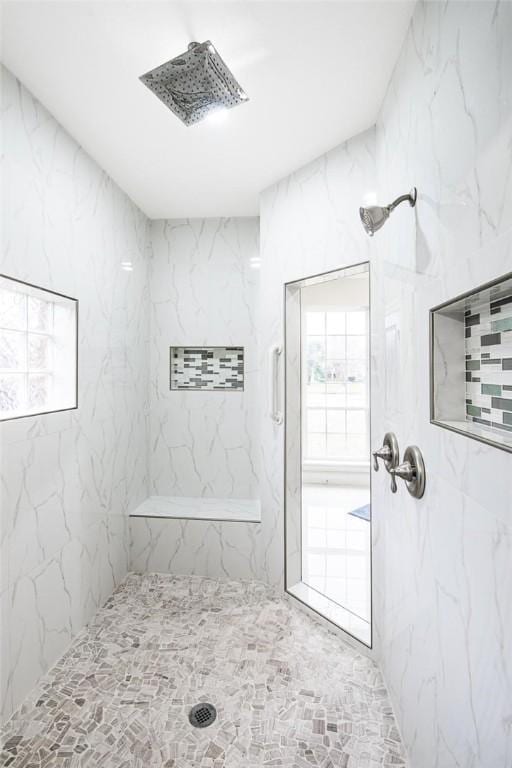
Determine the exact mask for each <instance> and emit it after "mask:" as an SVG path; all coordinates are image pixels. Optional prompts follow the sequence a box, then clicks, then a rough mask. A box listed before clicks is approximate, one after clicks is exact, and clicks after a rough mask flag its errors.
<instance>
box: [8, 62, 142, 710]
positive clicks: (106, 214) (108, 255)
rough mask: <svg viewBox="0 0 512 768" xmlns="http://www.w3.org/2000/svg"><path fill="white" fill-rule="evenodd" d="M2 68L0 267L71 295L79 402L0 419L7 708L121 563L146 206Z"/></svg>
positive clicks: (133, 470) (134, 470)
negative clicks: (75, 306) (76, 319)
mask: <svg viewBox="0 0 512 768" xmlns="http://www.w3.org/2000/svg"><path fill="white" fill-rule="evenodd" d="M1 79H2V88H1V92H2V131H3V133H2V141H3V158H2V184H3V186H2V227H1V229H2V254H1V266H0V272H2V273H4V274H7V275H9V276H12V277H16V278H19V279H22V280H26V281H29V282H32V283H36V284H38V285H41V286H43V287H45V288H50V289H52V290H54V291H59V292H62V293H65V294H68V295H70V296H74V297H76V298H78V299H79V301H80V324H79V391H78V400H79V410H77V411H70V412H67V413H54V414H49V415H46V416H39V417H30V418H26V419H20V420H18V421H10V422H4V423H2V424H0V474H1V477H2V483H1V486H0V508H1V521H0V530H1V543H0V546H1V550H0V560H1V572H0V601H1V604H0V606H1V622H0V623H1V632H0V638H1V640H0V642H1V647H0V665H1V667H0V678H1V709H2V715H3V717H6V716H8V715H9V714H10V712H11V711H12V710H13V708H14V707H16V706H17V705H18V704H19V703H20V702H21V700H22V699H23V697H24V696H25V694H26V693H27V692H28V690H29V689H30V688H32V686H33V685H34V684H35V683H36V682H37V680H38V679H39V678H40V676H41V675H42V674H43V673H44V672H46V670H47V669H48V667H49V666H51V665H52V664H53V663H54V662H55V661H56V659H57V658H58V657H59V656H60V655H61V654H62V652H63V651H64V650H65V648H66V647H67V645H68V644H69V642H70V640H71V638H72V637H73V636H74V635H75V633H76V632H77V631H78V630H80V629H81V628H82V626H83V625H84V623H85V622H86V621H88V619H89V618H90V617H91V616H92V615H93V614H94V612H95V611H96V609H97V608H98V607H99V606H100V605H102V604H103V602H104V601H105V600H106V598H107V597H109V595H110V594H111V592H112V590H113V587H114V585H115V584H116V583H118V582H119V581H120V580H121V579H122V578H123V577H124V575H125V574H126V571H127V569H128V566H129V546H128V544H129V541H128V539H129V537H128V520H127V514H128V512H129V511H130V509H131V508H132V507H133V506H135V505H136V504H137V503H138V502H139V501H140V500H141V499H142V498H143V497H144V496H145V495H146V492H147V491H146V462H145V451H144V448H143V446H144V445H145V442H146V429H145V427H146V424H145V410H146V399H147V386H148V381H147V369H148V359H147V351H146V350H147V343H146V340H147V330H148V323H147V302H146V301H145V298H146V296H145V285H146V254H145V248H146V236H147V222H146V218H145V216H144V215H143V214H142V213H141V212H140V211H139V210H138V209H137V208H136V207H135V206H134V205H133V204H132V202H131V201H130V200H129V199H128V198H127V197H126V195H124V194H123V193H122V192H121V191H120V190H119V189H118V188H117V187H116V185H115V184H114V183H113V182H112V181H111V179H109V177H108V176H107V175H106V174H105V173H104V172H103V171H102V170H101V169H100V168H98V166H97V165H96V164H95V163H94V162H93V161H92V160H91V159H90V158H89V157H88V156H87V155H86V154H85V152H83V151H82V149H81V148H80V147H79V146H78V145H77V144H76V142H75V141H74V140H73V139H72V138H70V136H69V135H68V134H67V133H66V132H65V131H64V130H63V129H62V127H61V126H60V125H59V124H58V123H57V122H56V121H55V120H54V119H53V117H51V116H50V115H49V114H48V112H47V111H46V110H45V109H44V108H43V107H42V106H41V105H40V104H39V103H38V102H37V101H35V100H34V99H33V98H32V96H31V95H30V94H29V93H28V91H27V90H26V89H25V88H24V87H23V86H22V85H21V84H20V83H19V82H17V81H16V80H15V78H14V77H13V76H12V75H11V74H10V73H9V72H7V71H6V70H5V69H2V71H1ZM126 261H130V262H131V265H132V267H133V269H132V270H131V271H125V270H123V268H122V266H121V262H126Z"/></svg>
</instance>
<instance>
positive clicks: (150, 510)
mask: <svg viewBox="0 0 512 768" xmlns="http://www.w3.org/2000/svg"><path fill="white" fill-rule="evenodd" d="M130 517H154V518H164V519H165V518H170V519H181V520H220V521H223V522H225V521H231V522H238V523H260V522H261V504H260V502H259V500H258V499H208V498H202V497H187V496H183V497H182V496H150V497H149V498H147V499H145V500H144V501H143V502H142V503H141V504H139V506H138V507H136V509H134V510H133V512H131V513H130Z"/></svg>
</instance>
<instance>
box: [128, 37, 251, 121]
mask: <svg viewBox="0 0 512 768" xmlns="http://www.w3.org/2000/svg"><path fill="white" fill-rule="evenodd" d="M140 80H142V82H143V83H144V85H147V87H148V88H149V89H150V90H152V91H153V93H154V94H156V96H158V98H159V99H161V100H162V101H163V102H164V104H166V106H168V107H169V109H170V110H171V111H172V112H174V114H175V115H177V116H178V117H179V118H180V120H182V121H183V122H184V123H185V125H192V124H193V123H197V122H199V120H202V119H203V118H204V117H207V115H209V114H210V113H211V112H215V111H217V110H218V109H222V108H230V107H236V106H237V104H243V103H244V101H248V99H249V97H248V96H247V95H246V93H244V91H243V89H242V88H241V87H240V85H239V84H238V83H237V81H236V80H235V78H234V77H233V75H232V74H231V72H230V71H229V69H228V68H227V66H226V65H225V63H224V62H223V61H222V59H221V57H220V56H219V54H218V53H217V51H216V50H215V46H214V45H213V44H212V43H211V42H210V41H209V40H207V41H206V42H205V43H190V45H189V46H188V51H186V52H185V53H182V54H181V56H176V58H175V59H171V60H170V61H168V62H166V63H165V64H161V65H160V66H159V67H156V69H152V70H151V71H150V72H147V73H146V74H145V75H141V77H140Z"/></svg>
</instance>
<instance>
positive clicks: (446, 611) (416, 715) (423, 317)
mask: <svg viewBox="0 0 512 768" xmlns="http://www.w3.org/2000/svg"><path fill="white" fill-rule="evenodd" d="M510 72H512V4H511V3H508V2H498V3H486V2H446V3H438V2H419V3H418V4H417V5H416V8H415V11H414V15H413V19H412V25H411V27H410V30H409V33H408V35H407V38H406V40H405V43H404V46H403V49H402V52H401V55H400V57H399V60H398V62H397V65H396V68H395V72H394V75H393V78H392V81H391V84H390V86H389V89H388V93H387V96H386V98H385V101H384V104H383V108H382V111H381V114H380V116H379V119H378V122H377V170H378V195H379V200H382V201H383V202H387V201H389V200H392V199H393V197H394V196H395V194H399V193H401V192H404V191H406V190H407V189H409V188H410V187H411V186H412V185H413V184H415V185H416V186H417V187H418V192H419V199H418V203H417V206H416V208H415V210H414V211H411V210H410V209H409V210H407V209H406V210H404V211H400V210H399V209H397V210H396V211H395V212H394V213H393V215H392V217H391V218H390V220H389V221H388V222H387V223H386V226H385V227H384V228H383V229H382V230H381V231H380V232H379V233H378V235H376V236H375V238H374V240H373V246H372V247H373V248H374V251H373V264H374V269H375V272H376V275H375V281H376V283H377V285H378V290H377V293H375V294H374V303H375V309H374V322H375V323H376V324H377V329H378V334H379V342H380V345H379V347H378V349H377V353H378V354H381V355H382V358H381V359H382V362H383V365H384V371H385V376H384V378H381V379H380V380H377V383H376V386H378V387H381V392H382V401H381V403H382V404H381V405H380V407H379V408H377V409H376V410H375V411H374V414H372V418H373V417H374V418H373V421H374V425H375V428H376V430H377V435H376V438H377V440H378V441H380V439H381V437H382V435H383V434H384V433H385V432H386V431H388V430H392V431H394V432H395V433H396V435H397V437H398V440H399V443H400V449H401V451H402V452H403V450H404V449H405V447H406V446H407V445H411V444H416V445H418V446H419V447H420V449H421V450H422V452H423V456H424V459H425V466H426V472H427V489H426V493H425V496H424V497H423V499H422V500H421V501H419V502H418V501H417V500H415V499H413V498H412V497H411V496H409V494H408V493H407V492H406V490H405V488H404V486H403V484H401V487H400V488H399V491H398V493H397V494H396V495H393V494H390V493H389V483H388V481H387V478H386V477H385V476H384V475H383V474H382V473H380V475H379V476H374V483H373V487H374V496H375V498H374V502H375V509H376V530H375V533H376V538H375V542H376V544H375V558H374V569H375V571H374V572H375V582H374V583H375V598H374V609H375V627H376V632H377V643H378V646H379V657H380V661H381V665H382V669H383V672H384V676H385V678H386V680H387V683H388V686H389V688H390V692H391V697H392V700H393V704H394V707H395V712H396V713H397V715H398V721H399V724H400V727H401V731H402V735H403V737H404V741H405V743H406V745H407V748H408V750H409V756H410V763H411V768H432V767H433V766H435V767H436V768H455V766H460V767H461V768H462V767H464V768H469V766H471V767H472V768H503V766H505V765H510V764H511V761H512V731H511V729H510V722H511V718H512V668H511V663H512V659H511V655H510V651H509V650H508V649H510V648H512V624H511V622H510V595H511V594H512V569H511V567H510V563H511V562H512V455H511V454H510V453H507V452H505V451H503V450H499V449H497V448H494V447H491V446H488V445H485V444H483V443H480V442H478V441H475V440H471V439H469V438H467V437H466V436H463V435H458V434H456V433H453V432H450V431H449V430H446V429H443V428H442V427H439V426H436V425H433V424H430V423H429V372H428V359H429V323H428V317H429V309H430V307H432V306H436V305H438V304H441V303H443V302H445V301H448V300H450V299H451V298H452V297H454V296H459V295H462V294H464V293H465V292H467V291H471V290H473V289H475V288H477V287H478V286H480V285H483V284H484V283H487V282H490V281H491V280H494V279H496V278H497V277H500V276H501V275H504V274H506V273H507V272H509V271H510V265H511V264H512V174H511V172H510V170H511V154H510V147H511V146H512V78H510V76H509V73H510ZM379 349H380V350H381V352H380V353H379ZM487 351H488V352H490V350H487ZM395 372H397V373H395ZM507 617H508V618H507Z"/></svg>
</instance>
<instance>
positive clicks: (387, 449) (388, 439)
mask: <svg viewBox="0 0 512 768" xmlns="http://www.w3.org/2000/svg"><path fill="white" fill-rule="evenodd" d="M372 455H373V468H374V470H375V472H378V471H379V459H382V461H383V462H384V466H385V467H386V469H387V471H388V472H390V471H391V469H392V468H393V467H396V466H397V465H398V462H399V460H400V455H399V450H398V440H397V439H396V436H395V434H394V432H386V434H385V435H384V441H383V444H382V448H379V449H378V450H377V451H373V454H372Z"/></svg>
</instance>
